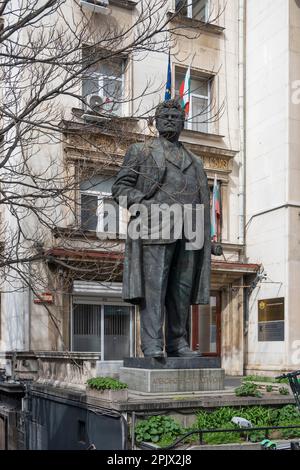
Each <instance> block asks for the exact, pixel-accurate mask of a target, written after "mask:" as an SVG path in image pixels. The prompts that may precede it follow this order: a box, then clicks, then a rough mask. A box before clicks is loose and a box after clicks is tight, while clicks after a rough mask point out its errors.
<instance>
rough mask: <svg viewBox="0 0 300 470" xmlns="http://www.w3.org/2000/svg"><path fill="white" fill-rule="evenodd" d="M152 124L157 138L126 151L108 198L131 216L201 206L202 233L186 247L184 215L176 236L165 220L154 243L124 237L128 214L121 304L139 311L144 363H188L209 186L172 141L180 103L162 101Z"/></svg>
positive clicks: (206, 276)
mask: <svg viewBox="0 0 300 470" xmlns="http://www.w3.org/2000/svg"><path fill="white" fill-rule="evenodd" d="M155 118H156V127H157V130H158V132H159V137H158V138H153V139H149V141H146V142H144V143H137V144H133V145H131V146H130V147H129V149H128V151H127V153H126V155H125V158H124V162H123V165H122V167H121V169H120V171H119V173H118V175H117V179H116V181H115V183H114V185H113V188H112V194H113V197H114V199H115V200H116V201H117V202H118V203H119V204H120V205H122V206H126V207H127V208H128V209H129V211H130V212H132V208H133V207H136V206H137V207H143V208H144V207H145V208H146V209H147V210H149V211H150V210H151V209H152V208H153V207H159V209H166V208H167V209H168V208H169V207H171V206H173V205H174V204H175V205H177V207H178V205H179V206H180V207H182V208H186V207H187V208H195V207H202V214H203V216H202V222H201V227H198V228H197V227H196V230H202V232H203V235H202V243H201V246H196V248H192V249H191V248H190V247H189V248H187V247H188V245H187V236H186V233H185V225H186V224H187V222H186V218H185V217H182V219H181V225H180V226H179V230H176V228H178V223H177V222H178V220H179V219H177V218H176V217H175V219H174V217H173V219H171V222H170V227H171V229H170V234H169V236H166V235H165V234H164V235H162V233H161V227H160V230H158V232H159V235H158V236H155V237H153V236H151V237H142V236H140V237H132V236H129V233H130V229H131V228H132V227H134V225H133V224H135V223H136V219H137V214H139V213H137V211H135V212H134V215H133V216H132V217H131V218H130V221H129V224H128V236H127V240H126V249H125V260H124V272H123V298H124V300H125V301H126V302H130V303H132V304H139V305H140V321H141V348H142V351H143V353H144V356H145V357H158V358H159V357H163V356H164V354H165V353H164V349H165V351H166V353H167V355H168V356H172V357H194V356H197V355H198V354H199V353H197V352H194V351H192V350H191V349H190V347H189V341H188V329H189V314H190V306H191V305H194V304H202V305H204V304H208V303H209V298H210V263H211V239H210V196H209V188H208V183H207V177H206V174H205V172H204V169H203V163H202V161H201V159H200V158H199V157H196V156H195V155H194V154H192V153H191V152H190V151H189V150H188V149H186V148H185V147H184V146H183V145H182V144H181V142H179V136H180V133H181V131H182V129H183V127H184V120H185V113H184V111H183V110H182V108H181V105H180V103H179V102H178V101H176V100H169V101H165V102H163V103H161V104H160V105H159V106H158V107H157V109H156V113H155ZM124 201H125V202H124ZM165 212H166V214H167V213H168V211H165ZM191 212H193V210H192V211H188V212H187V213H191ZM162 213H163V210H162ZM169 214H170V212H169ZM151 217H152V215H151ZM151 217H150V216H149V218H148V219H147V220H148V221H149V220H150V222H149V224H150V223H151ZM156 220H157V219H156ZM159 220H160V219H159ZM159 223H160V222H159ZM131 224H132V227H131ZM176 224H177V227H176ZM156 232H157V231H156ZM174 232H177V234H176V233H174ZM164 322H165V324H164ZM164 336H165V338H164Z"/></svg>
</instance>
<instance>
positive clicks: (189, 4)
mask: <svg viewBox="0 0 300 470" xmlns="http://www.w3.org/2000/svg"><path fill="white" fill-rule="evenodd" d="M175 10H176V11H179V12H180V14H181V15H182V16H186V17H188V18H193V19H194V20H199V21H205V22H207V21H208V17H209V0H175Z"/></svg>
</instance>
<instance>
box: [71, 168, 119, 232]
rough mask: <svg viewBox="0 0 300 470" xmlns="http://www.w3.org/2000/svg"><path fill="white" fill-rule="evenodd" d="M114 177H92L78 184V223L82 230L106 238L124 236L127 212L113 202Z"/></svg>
mask: <svg viewBox="0 0 300 470" xmlns="http://www.w3.org/2000/svg"><path fill="white" fill-rule="evenodd" d="M114 181H115V176H110V175H107V176H103V175H101V176H98V175H95V176H92V177H90V178H89V179H87V180H84V181H82V182H81V183H80V221H81V228H82V229H83V230H89V231H93V232H97V233H98V234H99V235H101V234H102V235H103V236H106V237H107V238H114V237H115V236H117V235H125V234H126V227H127V211H126V209H122V208H121V207H119V205H118V204H117V203H116V202H115V201H114V199H113V198H112V195H111V187H112V185H113V183H114Z"/></svg>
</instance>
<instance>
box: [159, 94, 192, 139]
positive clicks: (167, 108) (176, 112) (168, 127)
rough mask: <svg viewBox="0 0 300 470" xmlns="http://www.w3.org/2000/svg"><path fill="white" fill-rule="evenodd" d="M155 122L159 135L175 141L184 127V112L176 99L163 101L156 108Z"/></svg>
mask: <svg viewBox="0 0 300 470" xmlns="http://www.w3.org/2000/svg"><path fill="white" fill-rule="evenodd" d="M155 120H156V128H157V130H158V132H159V135H161V136H163V137H165V138H167V139H174V138H175V139H176V138H178V137H179V135H180V133H181V131H182V129H183V127H184V121H185V111H184V110H183V109H182V107H181V104H180V102H179V101H178V100H176V99H173V100H168V101H163V102H162V103H160V104H159V105H158V106H157V108H156V111H155Z"/></svg>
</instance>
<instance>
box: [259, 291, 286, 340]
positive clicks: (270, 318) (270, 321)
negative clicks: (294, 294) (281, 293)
mask: <svg viewBox="0 0 300 470" xmlns="http://www.w3.org/2000/svg"><path fill="white" fill-rule="evenodd" d="M258 341H260V342H262V341H284V298H277V299H264V300H259V301H258Z"/></svg>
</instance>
